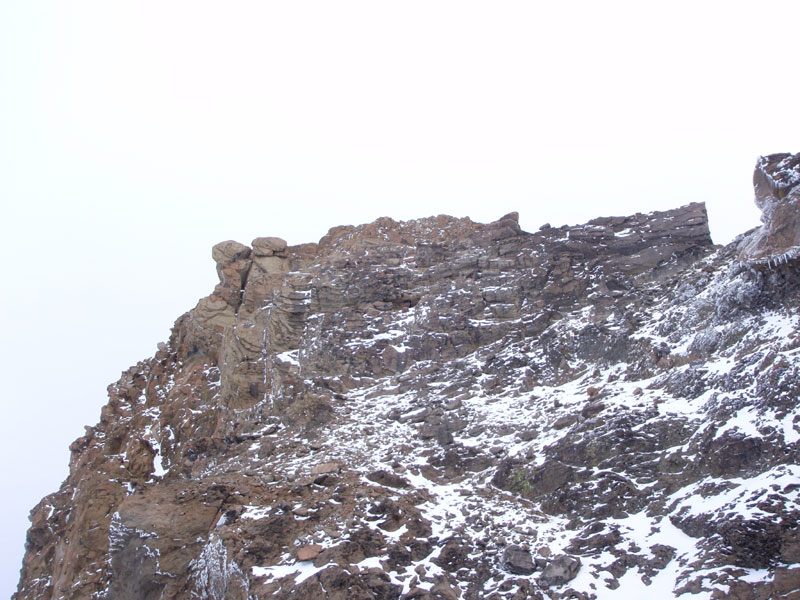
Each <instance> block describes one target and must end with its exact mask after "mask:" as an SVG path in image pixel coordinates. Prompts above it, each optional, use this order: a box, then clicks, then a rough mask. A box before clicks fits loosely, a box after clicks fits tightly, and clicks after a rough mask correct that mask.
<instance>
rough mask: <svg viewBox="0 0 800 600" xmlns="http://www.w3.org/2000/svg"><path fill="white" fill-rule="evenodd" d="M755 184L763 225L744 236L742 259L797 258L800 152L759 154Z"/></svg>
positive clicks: (772, 260) (758, 261) (755, 261)
mask: <svg viewBox="0 0 800 600" xmlns="http://www.w3.org/2000/svg"><path fill="white" fill-rule="evenodd" d="M753 186H754V187H755V202H756V206H758V208H759V209H760V210H761V222H762V223H763V225H762V226H761V227H760V228H759V229H757V230H756V231H755V232H753V233H752V234H751V235H750V236H749V237H747V238H746V239H745V240H744V242H743V245H742V249H741V254H740V256H741V260H742V261H744V262H747V263H750V264H758V265H767V266H772V265H773V264H776V265H777V264H781V263H785V262H787V261H789V260H793V259H795V258H797V256H798V255H800V153H798V154H795V155H792V154H771V155H769V156H762V157H761V158H759V159H758V163H757V164H756V169H755V172H754V173H753Z"/></svg>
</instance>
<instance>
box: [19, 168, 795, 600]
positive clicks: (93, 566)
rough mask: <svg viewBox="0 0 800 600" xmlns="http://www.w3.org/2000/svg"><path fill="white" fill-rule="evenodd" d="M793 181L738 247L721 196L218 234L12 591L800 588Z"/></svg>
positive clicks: (548, 593)
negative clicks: (544, 214)
mask: <svg viewBox="0 0 800 600" xmlns="http://www.w3.org/2000/svg"><path fill="white" fill-rule="evenodd" d="M781 156H783V158H781V159H780V160H778V159H774V160H773V159H772V158H771V157H767V158H766V159H763V160H762V161H760V162H759V166H758V167H757V175H756V183H757V193H761V192H760V191H759V189H760V188H759V187H758V186H759V185H762V186H763V185H765V184H764V183H763V181H765V180H766V179H765V177H766V176H765V175H764V173H767V174H770V173H773V171H774V173H777V175H775V177H774V178H775V179H776V180H778V179H780V181H781V182H783V181H784V180H785V181H789V180H790V179H791V177H789V178H788V179H787V177H783V176H782V175H781V174H780V173H782V172H783V171H785V170H787V169H789V170H791V169H794V168H796V165H795V166H793V165H794V163H792V162H791V161H790V160H787V159H786V156H788V155H781ZM776 165H777V166H776ZM770 169H772V171H771V170H770ZM781 169H782V170H783V171H780V170H781ZM778 171H780V173H779V172H778ZM774 173H773V174H774ZM791 181H795V180H791ZM791 181H789V183H787V184H786V185H783V183H781V185H773V186H771V187H769V190H773V191H774V190H777V191H775V192H774V194H775V197H774V198H772V199H771V200H770V203H771V204H770V203H766V204H765V203H762V204H764V205H767V204H768V205H769V206H773V208H774V207H775V206H778V205H780V207H781V208H780V210H771V212H769V214H767V212H768V211H765V223H764V226H763V227H762V228H759V229H758V230H756V231H754V232H751V233H750V234H748V235H746V236H742V237H741V238H740V239H738V240H736V241H735V242H734V243H733V244H731V245H730V246H728V247H724V248H721V247H714V246H713V245H712V244H711V240H710V238H709V235H708V224H707V219H706V214H705V208H704V207H703V206H702V205H700V204H693V205H688V206H685V207H682V208H678V209H675V210H673V211H667V212H662V213H654V214H649V215H642V214H637V215H633V216H630V217H612V218H601V219H595V220H594V221H591V222H590V223H587V224H586V225H583V226H578V227H561V228H553V227H549V226H544V227H543V228H542V229H540V230H539V231H538V232H536V233H527V232H523V231H521V230H520V228H519V225H518V222H517V216H516V214H511V215H506V216H505V217H503V218H501V219H500V220H498V221H496V222H494V223H489V224H485V225H484V224H478V223H473V222H471V221H470V220H469V219H454V218H452V217H444V216H440V217H433V218H428V219H421V220H418V221H409V222H404V223H398V222H395V221H392V220H391V219H379V220H378V221H376V222H374V223H371V224H368V225H362V226H359V227H339V228H335V229H332V230H331V231H330V233H329V234H328V235H327V236H325V237H324V238H323V239H322V240H320V242H319V244H307V245H303V246H296V247H286V244H285V242H283V241H282V240H280V239H279V238H258V239H257V240H254V241H253V243H252V245H251V246H245V245H243V244H238V243H236V242H223V243H221V244H218V245H217V246H215V247H214V251H213V258H214V260H215V262H216V264H217V272H218V274H219V276H220V284H219V285H218V286H217V288H216V289H215V291H214V292H213V293H212V294H211V295H210V296H208V297H207V298H204V299H202V300H201V301H200V303H199V304H198V306H197V307H196V308H195V309H194V310H193V311H191V312H189V313H187V314H186V315H184V316H182V317H181V318H180V319H179V320H178V321H177V322H176V325H175V328H174V330H173V335H172V337H171V339H170V340H169V342H168V343H166V344H162V345H161V346H160V348H159V351H158V353H157V354H156V356H155V357H153V358H152V359H149V360H146V361H143V362H141V363H139V364H137V365H136V366H134V367H132V368H131V369H129V370H128V371H126V372H125V373H124V374H123V376H122V378H121V379H120V381H118V382H117V383H115V384H113V385H112V386H110V387H109V402H108V404H107V405H106V406H105V407H104V408H103V410H102V414H101V420H100V422H99V423H98V424H97V425H96V426H95V427H91V428H87V434H86V435H85V436H84V437H83V438H81V439H79V440H77V441H76V442H75V443H74V444H73V446H72V461H71V465H70V466H71V473H70V477H69V478H68V479H67V481H65V483H64V484H63V486H62V487H61V489H60V490H59V491H58V492H56V493H54V494H52V495H50V496H48V497H47V498H45V499H44V500H42V502H41V503H40V504H39V505H38V506H37V507H36V508H35V509H34V511H33V512H32V515H31V519H32V527H31V529H30V532H29V534H28V541H27V554H26V557H25V562H24V566H23V571H22V578H21V581H20V586H19V590H18V592H17V594H16V596H15V598H16V599H17V600H22V599H33V598H48V599H50V598H53V599H55V598H65V599H78V598H81V599H89V598H114V599H128V598H131V599H133V598H145V599H156V598H214V599H223V598H224V599H229V600H233V599H242V600H244V599H247V598H309V599H316V598H329V599H345V598H353V599H356V598H358V599H361V598H363V599H370V598H386V599H390V598H392V599H397V598H405V599H412V598H415V599H433V598H439V599H454V598H465V599H478V598H487V599H525V598H550V599H557V598H587V599H588V598H642V597H646V596H647V597H653V598H671V597H676V596H686V597H693V598H694V597H696V598H742V599H745V598H746V599H751V598H752V599H756V598H759V599H766V598H795V597H796V598H800V567H798V565H797V563H798V562H800V532H799V531H798V516H800V507H799V506H798V493H799V491H800V466H798V447H799V446H798V441H800V416H799V415H798V407H797V402H798V396H800V313H798V302H799V301H800V267H798V263H797V262H796V260H795V258H794V255H793V254H792V253H791V252H789V251H787V250H786V248H784V246H785V243H784V242H785V241H786V240H788V239H789V238H790V237H791V236H789V235H788V234H786V235H783V237H781V238H780V244H779V245H780V247H778V245H774V247H772V248H770V246H769V244H770V243H771V242H770V240H773V242H774V241H775V240H776V239H777V238H775V236H772V237H770V235H771V234H769V233H768V230H770V231H772V230H775V231H779V230H780V231H783V230H785V227H783V229H782V228H781V225H780V224H779V223H776V222H775V219H776V218H778V219H779V218H782V217H781V215H784V216H785V215H788V214H790V213H791V210H790V209H791V208H792V206H794V205H793V204H792V202H793V200H792V197H793V196H792V194H794V193H795V190H796V189H797V188H796V186H793V185H790V184H791ZM797 181H800V179H798V180H797ZM797 181H795V183H797ZM759 182H761V183H759ZM765 189H766V188H765ZM762 191H763V190H762ZM764 193H766V192H764ZM770 193H772V192H770ZM782 203H788V204H787V206H788V207H789V208H784V207H783V204H782ZM791 227H792V225H790V228H791ZM784 233H785V232H784ZM754 248H756V249H757V252H755V251H754ZM754 252H755V253H754ZM748 253H750V254H748ZM773 254H774V255H775V256H780V257H781V258H780V260H773V259H772V258H770V257H772V255H773ZM751 255H752V256H751Z"/></svg>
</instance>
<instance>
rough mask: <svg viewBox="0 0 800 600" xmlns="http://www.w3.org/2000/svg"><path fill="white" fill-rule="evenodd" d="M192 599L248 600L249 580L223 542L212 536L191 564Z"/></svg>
mask: <svg viewBox="0 0 800 600" xmlns="http://www.w3.org/2000/svg"><path fill="white" fill-rule="evenodd" d="M189 569H190V573H191V576H190V577H191V582H192V588H191V592H190V594H191V597H192V598H202V599H208V600H247V599H248V597H249V589H248V580H247V577H245V575H244V573H242V570H241V569H240V568H239V566H238V565H237V564H236V562H234V561H233V560H231V559H229V558H228V551H227V549H226V548H225V544H223V543H222V540H221V539H220V538H219V537H218V536H216V535H214V534H212V535H211V537H210V538H209V540H208V543H206V545H205V546H203V550H202V551H201V553H200V556H198V557H197V558H196V559H194V560H193V561H191V562H190V563H189Z"/></svg>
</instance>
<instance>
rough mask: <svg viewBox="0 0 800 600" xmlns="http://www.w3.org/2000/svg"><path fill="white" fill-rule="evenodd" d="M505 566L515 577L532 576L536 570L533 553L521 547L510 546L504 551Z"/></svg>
mask: <svg viewBox="0 0 800 600" xmlns="http://www.w3.org/2000/svg"><path fill="white" fill-rule="evenodd" d="M503 566H504V567H505V569H506V570H507V571H508V572H509V573H514V574H515V575H530V574H532V573H533V572H534V571H535V570H536V566H535V565H534V564H533V559H532V558H531V553H530V552H529V551H528V550H526V549H525V548H521V547H520V546H508V547H506V549H505V550H503Z"/></svg>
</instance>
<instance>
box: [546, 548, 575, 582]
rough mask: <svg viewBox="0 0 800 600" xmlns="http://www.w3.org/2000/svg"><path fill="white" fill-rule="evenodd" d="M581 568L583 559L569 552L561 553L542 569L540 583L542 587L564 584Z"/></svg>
mask: <svg viewBox="0 0 800 600" xmlns="http://www.w3.org/2000/svg"><path fill="white" fill-rule="evenodd" d="M580 569H581V559H580V558H578V557H576V556H569V555H568V554H559V555H558V556H556V557H555V558H553V560H551V561H550V562H549V563H547V566H546V567H545V568H544V570H543V571H542V574H541V576H540V577H539V584H540V585H541V586H542V587H550V586H556V585H564V584H565V583H569V582H570V581H572V580H573V579H575V576H576V575H577V574H578V571H580Z"/></svg>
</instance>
